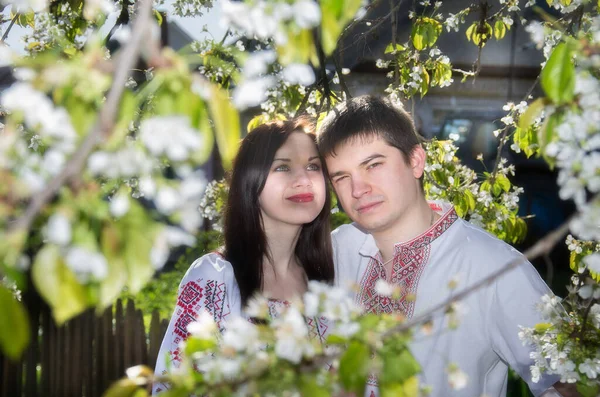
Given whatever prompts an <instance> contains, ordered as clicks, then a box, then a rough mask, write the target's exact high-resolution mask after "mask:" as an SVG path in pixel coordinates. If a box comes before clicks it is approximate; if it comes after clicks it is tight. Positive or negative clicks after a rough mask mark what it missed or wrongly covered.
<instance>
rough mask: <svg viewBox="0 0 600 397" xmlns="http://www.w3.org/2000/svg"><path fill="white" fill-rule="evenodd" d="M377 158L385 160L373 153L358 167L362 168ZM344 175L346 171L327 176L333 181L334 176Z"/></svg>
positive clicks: (378, 154)
mask: <svg viewBox="0 0 600 397" xmlns="http://www.w3.org/2000/svg"><path fill="white" fill-rule="evenodd" d="M378 158H385V156H384V155H383V154H380V153H373V154H372V155H370V156H368V157H367V158H365V159H364V160H363V161H361V162H360V164H359V165H360V166H361V167H364V166H365V165H367V164H369V162H370V161H372V160H374V159H378ZM345 173H346V171H336V172H334V173H331V174H329V178H331V179H333V178H335V177H336V176H341V175H344V174H345Z"/></svg>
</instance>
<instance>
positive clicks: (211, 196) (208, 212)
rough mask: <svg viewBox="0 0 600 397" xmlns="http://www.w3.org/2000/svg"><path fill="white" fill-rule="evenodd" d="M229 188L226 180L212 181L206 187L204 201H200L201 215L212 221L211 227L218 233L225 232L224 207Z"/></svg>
mask: <svg viewBox="0 0 600 397" xmlns="http://www.w3.org/2000/svg"><path fill="white" fill-rule="evenodd" d="M228 192H229V186H228V185H227V183H226V181H225V179H221V180H220V181H211V182H209V183H208V184H207V185H206V189H205V190H204V195H203V196H202V200H200V206H199V210H200V214H202V217H203V218H205V219H208V220H209V221H211V226H212V228H213V229H214V230H216V231H219V232H221V231H223V218H222V217H223V212H222V211H223V207H224V205H225V200H226V197H227V193H228Z"/></svg>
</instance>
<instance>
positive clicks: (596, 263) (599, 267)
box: [583, 252, 600, 274]
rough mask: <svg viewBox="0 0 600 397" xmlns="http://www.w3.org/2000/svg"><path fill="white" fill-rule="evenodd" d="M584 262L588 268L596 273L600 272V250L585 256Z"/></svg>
mask: <svg viewBox="0 0 600 397" xmlns="http://www.w3.org/2000/svg"><path fill="white" fill-rule="evenodd" d="M583 263H585V264H586V266H587V267H588V269H590V270H591V271H593V272H594V273H599V274H600V252H596V253H593V254H591V255H588V256H586V257H584V258H583Z"/></svg>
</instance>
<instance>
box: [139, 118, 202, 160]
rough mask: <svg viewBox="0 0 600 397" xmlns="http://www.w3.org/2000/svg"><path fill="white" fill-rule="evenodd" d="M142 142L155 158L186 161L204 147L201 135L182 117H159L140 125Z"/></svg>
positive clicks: (187, 119)
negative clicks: (162, 156) (163, 156)
mask: <svg viewBox="0 0 600 397" xmlns="http://www.w3.org/2000/svg"><path fill="white" fill-rule="evenodd" d="M140 140H141V142H142V143H143V144H144V145H145V146H146V148H147V149H148V150H149V151H150V153H152V154H153V155H154V156H161V155H165V156H167V157H168V158H169V159H170V160H172V161H184V160H187V159H188V157H189V156H190V155H191V154H192V153H193V152H195V151H197V150H198V149H199V148H200V147H201V146H202V143H203V142H202V139H201V135H200V133H199V132H198V131H197V130H195V129H193V128H192V127H191V126H190V120H189V118H187V117H181V116H158V117H152V118H149V119H146V120H144V121H143V122H142V124H141V125H140Z"/></svg>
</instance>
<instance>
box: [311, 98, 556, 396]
mask: <svg viewBox="0 0 600 397" xmlns="http://www.w3.org/2000/svg"><path fill="white" fill-rule="evenodd" d="M318 145H319V150H320V151H321V153H322V154H323V155H324V157H325V160H326V163H327V168H328V172H329V175H330V179H331V183H332V185H333V187H334V189H335V192H336V194H337V197H338V199H339V202H340V204H341V205H342V207H343V209H344V210H345V211H346V212H347V214H348V215H349V216H350V218H351V219H352V220H353V221H354V223H353V224H351V225H344V226H341V227H340V228H338V229H336V230H335V231H334V232H333V233H332V240H333V247H334V259H335V266H336V282H337V283H338V284H339V285H342V286H347V285H348V284H358V285H359V287H360V289H359V291H358V293H357V295H356V300H357V301H358V303H360V304H362V305H363V306H364V307H365V309H366V310H367V311H368V312H371V313H392V312H394V313H402V314H404V315H405V316H406V317H407V318H412V317H414V316H416V315H419V314H422V313H425V312H427V310H428V308H431V307H433V306H435V305H436V304H438V303H440V302H443V301H445V300H447V299H448V298H449V297H450V296H451V294H452V293H453V292H455V291H456V289H454V286H453V285H451V284H452V283H451V282H453V283H456V282H458V283H459V287H461V288H463V287H467V286H469V285H472V284H474V283H475V282H477V281H478V280H482V279H483V278H485V277H486V276H487V275H489V274H490V273H492V272H494V271H496V270H498V269H500V268H501V267H503V266H504V265H506V264H507V263H509V262H511V261H513V260H515V259H520V258H523V257H522V255H521V254H520V253H519V252H518V251H516V250H515V249H514V248H512V247H511V246H509V245H508V244H505V243H504V242H502V241H500V240H499V239H497V238H495V237H493V236H491V235H490V234H488V233H486V232H485V231H483V230H481V229H479V228H477V227H475V226H473V225H471V224H470V223H468V222H466V221H464V220H462V219H460V218H459V217H458V216H457V215H456V212H455V211H454V209H453V208H452V206H450V205H449V204H447V203H433V202H432V203H429V202H427V201H426V200H425V196H424V192H423V186H422V177H423V171H424V168H425V160H426V154H425V151H424V149H423V148H422V147H421V144H420V141H419V138H418V136H417V134H416V131H415V128H414V125H413V121H412V119H411V118H410V116H409V115H408V114H407V113H406V112H404V111H403V110H400V109H397V108H396V107H394V106H393V105H392V104H391V103H390V102H388V101H386V100H383V99H378V98H375V97H371V96H363V97H358V98H354V99H351V100H349V101H347V102H345V103H343V104H341V105H339V106H338V107H337V108H336V109H334V110H333V111H332V112H331V113H330V114H329V116H328V117H327V118H326V119H325V120H324V121H323V123H322V125H321V127H320V130H319V136H318ZM523 260H524V261H525V262H526V263H524V264H522V265H520V266H518V267H517V268H516V269H514V270H512V271H510V272H508V273H505V274H504V275H503V276H501V277H499V278H497V279H495V280H493V281H492V282H491V283H489V284H487V285H485V286H484V287H483V288H480V289H478V290H476V291H475V292H473V293H471V294H470V295H468V296H467V297H466V298H465V299H463V300H462V301H461V302H460V305H461V308H462V309H461V310H460V312H461V313H462V316H461V317H460V322H459V324H458V327H457V328H456V329H450V328H452V327H449V325H451V324H449V322H448V317H447V316H445V315H444V313H435V315H434V316H433V321H432V327H426V328H424V329H423V330H419V331H417V332H416V334H415V337H414V341H413V343H412V344H411V350H412V352H413V354H414V356H415V357H416V359H417V360H418V361H419V363H420V364H421V367H422V373H421V382H422V383H424V384H426V385H429V386H430V387H431V395H432V396H454V395H456V396H481V395H485V396H489V397H497V396H505V395H506V385H507V372H508V367H509V366H510V367H511V368H513V369H514V370H515V371H516V372H517V373H519V375H520V376H521V377H522V378H523V379H524V380H525V381H527V383H528V384H529V387H530V389H531V390H532V392H533V393H534V394H535V395H536V396H537V395H545V396H552V395H553V396H559V395H560V394H558V393H557V392H556V391H555V389H554V388H552V387H551V386H552V384H553V383H554V382H555V381H556V378H552V377H545V378H544V377H542V379H540V381H539V382H537V383H534V382H532V380H531V375H530V371H529V366H530V365H531V364H532V363H533V361H532V360H531V359H530V356H529V353H530V351H529V349H528V348H527V347H524V346H523V345H522V343H521V341H520V340H519V337H518V332H519V328H518V326H519V325H522V326H532V325H534V324H535V323H537V322H540V321H541V319H540V315H539V313H538V312H537V311H536V309H535V306H536V303H538V302H539V301H540V298H541V296H542V295H543V294H546V293H550V290H549V289H548V287H547V286H546V284H545V283H544V282H543V281H542V279H541V278H540V276H539V275H538V273H537V272H536V271H535V269H534V268H533V266H532V265H531V264H530V263H529V262H527V261H526V260H525V259H523ZM379 279H383V280H385V281H387V282H388V283H391V284H395V285H398V286H400V291H401V294H400V295H401V296H400V298H399V299H395V298H393V297H388V296H381V295H378V294H377V291H376V287H375V286H376V284H377V281H378V280H379ZM459 289H460V288H459ZM425 331H428V332H425ZM456 367H458V368H459V369H460V371H462V372H460V373H461V374H462V373H465V374H466V375H467V379H468V381H467V384H466V386H464V387H462V386H463V385H455V386H458V387H456V388H455V389H452V388H451V383H452V382H450V383H449V380H452V378H450V379H449V373H453V374H455V373H457V372H456V370H454V371H451V368H456ZM449 371H450V372H449ZM459 383H460V382H459ZM547 389H548V390H547ZM544 393H545V394H544ZM377 394H378V393H377V387H376V379H370V380H369V382H368V385H367V391H366V393H365V395H366V396H368V397H373V396H377Z"/></svg>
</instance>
